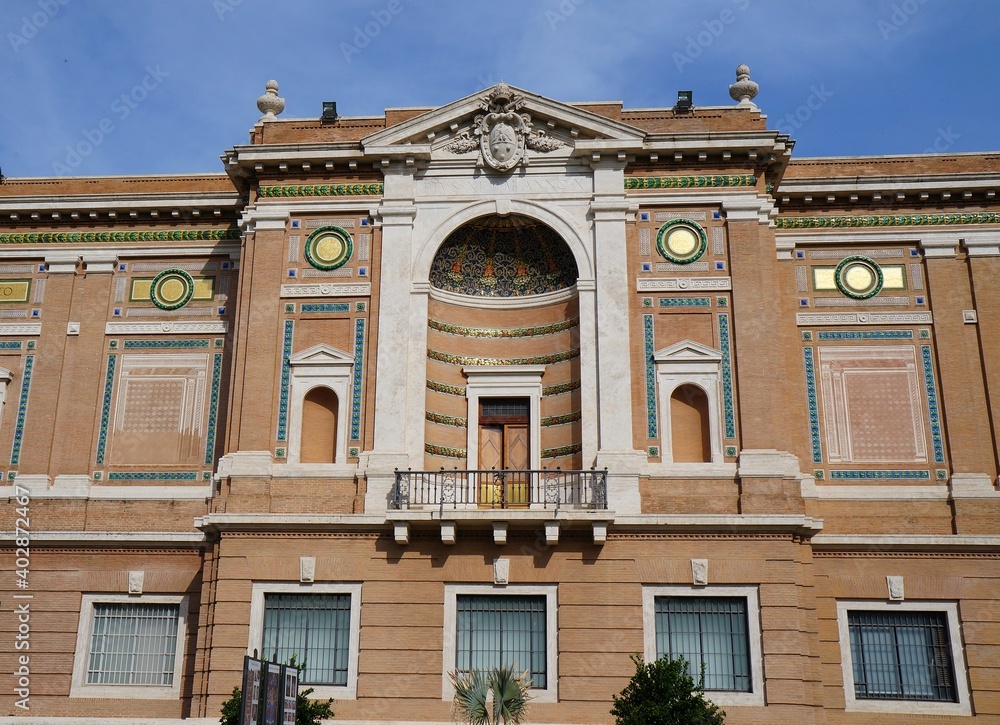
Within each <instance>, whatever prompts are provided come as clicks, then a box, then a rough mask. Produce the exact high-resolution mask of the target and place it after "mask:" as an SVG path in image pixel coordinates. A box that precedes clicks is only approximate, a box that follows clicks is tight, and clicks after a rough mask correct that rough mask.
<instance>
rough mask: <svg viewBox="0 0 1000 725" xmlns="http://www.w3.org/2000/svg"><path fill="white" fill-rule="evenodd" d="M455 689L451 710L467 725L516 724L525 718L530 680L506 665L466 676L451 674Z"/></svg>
mask: <svg viewBox="0 0 1000 725" xmlns="http://www.w3.org/2000/svg"><path fill="white" fill-rule="evenodd" d="M449 677H451V682H452V684H453V685H454V686H455V698H454V700H453V701H452V709H453V711H454V714H455V716H456V717H457V718H459V719H461V720H463V721H465V722H467V723H469V724H470V725H518V723H521V722H523V721H524V719H525V718H526V717H527V715H528V702H529V701H530V699H531V698H530V697H529V695H528V693H529V691H530V690H531V677H530V675H529V674H528V673H527V672H522V673H520V674H519V673H517V672H515V671H514V668H513V667H512V666H509V665H504V666H503V667H496V668H494V669H492V670H490V671H489V672H484V671H483V670H472V671H471V672H469V673H468V674H467V675H462V674H458V673H456V672H450V673H449Z"/></svg>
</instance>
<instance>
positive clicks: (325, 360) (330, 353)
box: [288, 344, 354, 464]
mask: <svg viewBox="0 0 1000 725" xmlns="http://www.w3.org/2000/svg"><path fill="white" fill-rule="evenodd" d="M288 365H289V368H290V374H291V384H290V388H289V410H288V415H289V418H288V422H289V425H288V463H290V464H296V463H299V461H300V457H301V452H302V406H303V401H304V400H305V397H306V394H307V393H308V392H309V391H310V390H312V389H313V388H320V387H323V388H329V389H330V390H332V391H333V392H334V394H335V395H336V396H337V440H336V442H335V443H334V460H333V463H335V464H344V463H346V462H347V430H348V423H349V420H350V411H351V408H350V400H351V397H350V396H351V376H352V374H353V373H354V357H353V356H352V355H349V354H347V353H346V352H342V351H340V350H336V349H334V348H332V347H330V346H329V345H326V344H320V345H315V346H313V347H310V348H309V349H308V350H303V351H302V352H298V353H295V354H294V355H292V356H291V357H290V358H289V359H288Z"/></svg>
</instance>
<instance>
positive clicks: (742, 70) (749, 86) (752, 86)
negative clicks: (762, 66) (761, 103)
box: [729, 64, 760, 108]
mask: <svg viewBox="0 0 1000 725" xmlns="http://www.w3.org/2000/svg"><path fill="white" fill-rule="evenodd" d="M759 90H760V86H758V85H757V84H756V83H754V82H753V81H752V80H750V67H749V66H746V65H743V64H740V65H738V66H736V82H735V83H733V84H732V85H731V86H729V97H730V98H732V99H733V100H734V101H737V102H738V103H737V105H739V106H750V107H752V108H756V107H757V106H756V104H755V103H754V102H753V99H754V98H755V97H756V96H757V92H758V91H759Z"/></svg>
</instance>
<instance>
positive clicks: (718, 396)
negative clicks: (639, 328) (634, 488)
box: [653, 340, 725, 467]
mask: <svg viewBox="0 0 1000 725" xmlns="http://www.w3.org/2000/svg"><path fill="white" fill-rule="evenodd" d="M653 362H654V364H655V366H656V394H657V404H658V405H659V408H660V411H661V412H660V427H661V429H662V432H661V434H660V455H661V457H662V459H663V462H664V463H668V464H672V463H674V457H673V435H672V434H673V421H672V420H671V415H670V396H671V395H672V394H673V392H674V391H675V390H676V389H677V388H679V387H681V386H682V385H694V386H695V387H697V388H700V389H701V390H702V391H703V392H704V393H705V396H706V397H707V398H708V428H709V444H710V448H711V452H712V460H711V463H713V464H719V463H724V462H725V459H724V457H723V455H722V390H721V386H722V352H720V351H719V350H716V349H714V348H711V347H708V346H707V345H702V344H701V343H697V342H694V341H692V340H682V341H680V342H677V343H674V344H673V345H670V346H669V347H665V348H663V349H662V350H658V351H657V352H656V353H655V354H654V355H653ZM688 465H692V467H694V465H696V464H688Z"/></svg>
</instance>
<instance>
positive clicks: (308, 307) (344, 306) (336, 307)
mask: <svg viewBox="0 0 1000 725" xmlns="http://www.w3.org/2000/svg"><path fill="white" fill-rule="evenodd" d="M350 311H351V303H350V302H323V303H315V304H314V303H304V304H303V305H302V312H304V313H309V312H350Z"/></svg>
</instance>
